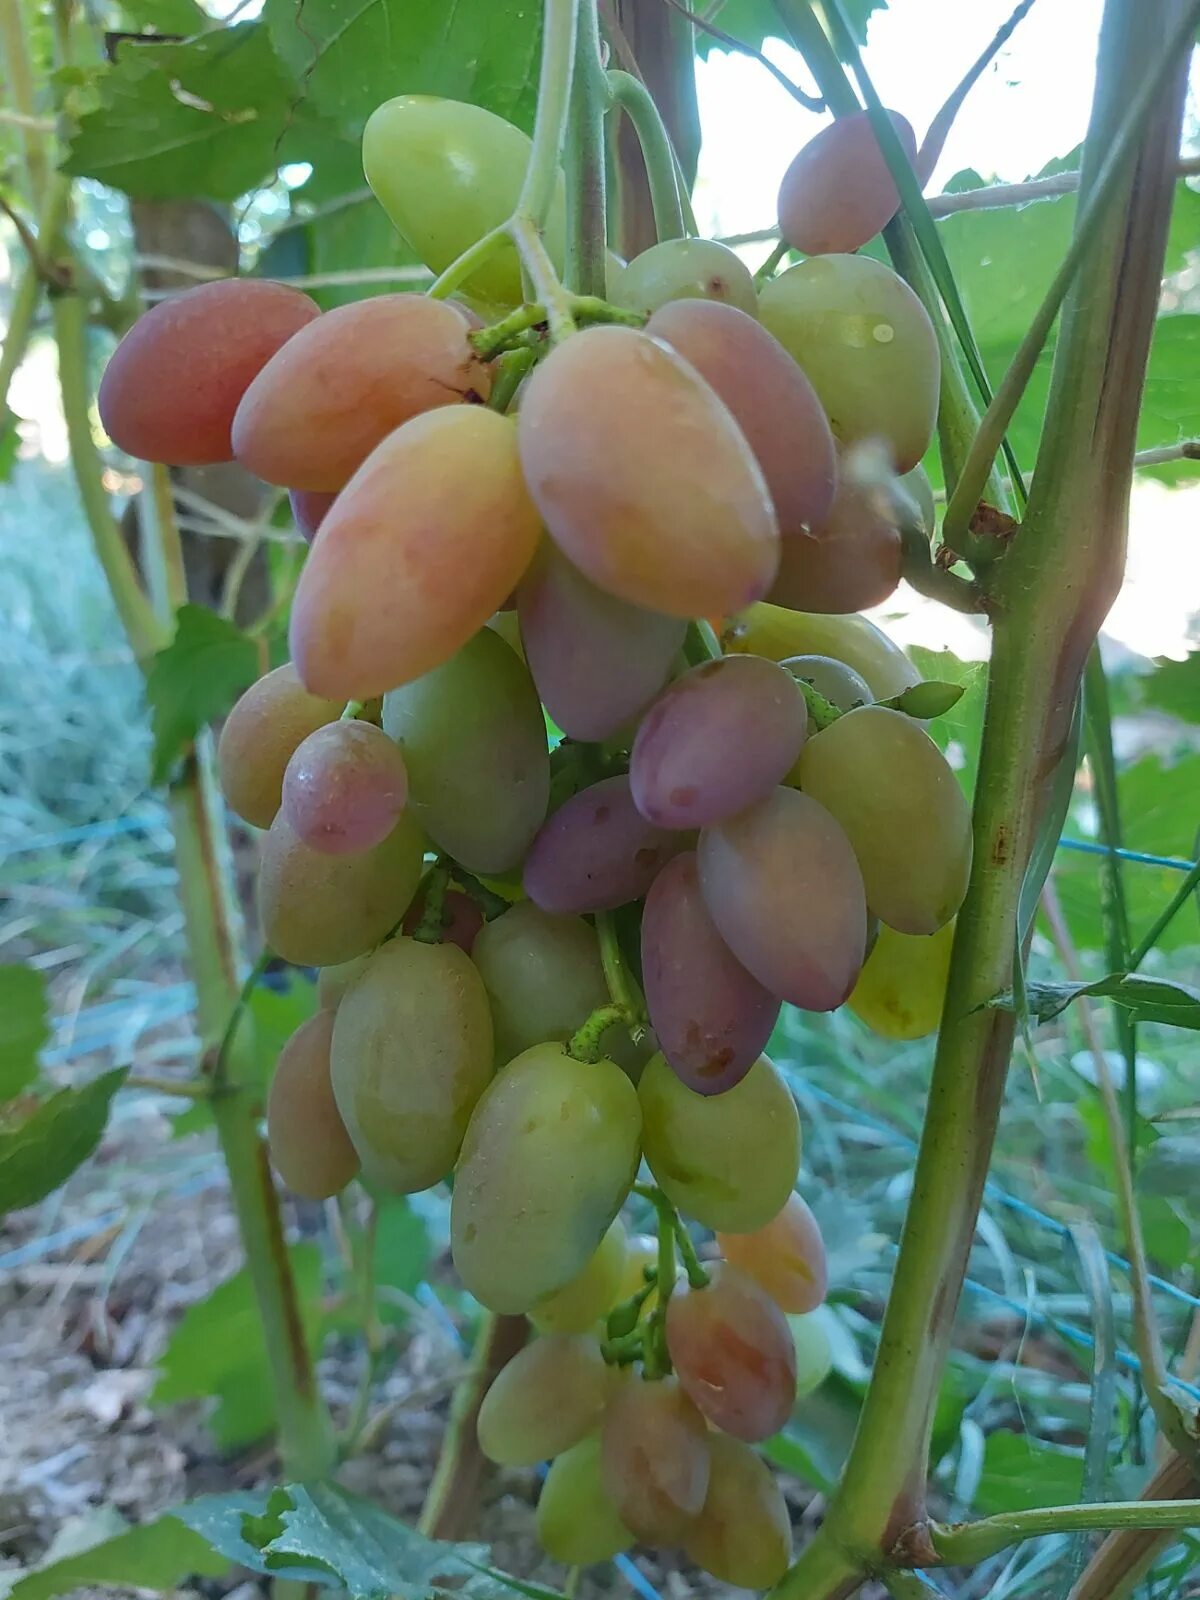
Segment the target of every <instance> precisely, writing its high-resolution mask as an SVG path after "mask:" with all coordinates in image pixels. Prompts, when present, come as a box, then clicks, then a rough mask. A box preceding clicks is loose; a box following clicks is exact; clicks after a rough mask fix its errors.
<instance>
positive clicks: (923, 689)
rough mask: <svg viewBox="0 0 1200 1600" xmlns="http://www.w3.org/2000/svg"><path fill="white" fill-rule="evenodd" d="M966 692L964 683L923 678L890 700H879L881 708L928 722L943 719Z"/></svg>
mask: <svg viewBox="0 0 1200 1600" xmlns="http://www.w3.org/2000/svg"><path fill="white" fill-rule="evenodd" d="M966 692H967V686H966V684H965V683H947V682H946V681H945V679H944V678H925V679H923V680H922V682H920V683H914V684H913V686H912V687H911V688H910V689H904V690H902V691H901V693H900V694H894V695H893V696H892V698H891V699H890V700H881V701H880V702H879V704H880V705H881V706H887V707H888V708H889V709H890V710H892V711H903V712H904V714H905V716H908V717H916V718H917V719H918V720H919V721H921V722H928V721H929V720H930V719H931V718H933V717H943V716H945V714H946V712H947V711H950V710H952V709H953V707H954V706H956V705H957V704H958V702H959V701H960V700H961V699H962V697H963V695H964V694H966Z"/></svg>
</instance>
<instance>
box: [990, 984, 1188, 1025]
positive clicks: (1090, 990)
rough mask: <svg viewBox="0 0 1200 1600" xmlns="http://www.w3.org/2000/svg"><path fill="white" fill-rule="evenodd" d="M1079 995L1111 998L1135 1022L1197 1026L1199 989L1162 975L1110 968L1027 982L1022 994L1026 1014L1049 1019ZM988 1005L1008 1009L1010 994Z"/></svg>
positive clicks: (1010, 1006)
mask: <svg viewBox="0 0 1200 1600" xmlns="http://www.w3.org/2000/svg"><path fill="white" fill-rule="evenodd" d="M1080 995H1090V996H1091V997H1092V998H1093V999H1097V1000H1111V1001H1112V1002H1113V1004H1114V1005H1118V1006H1120V1007H1121V1008H1122V1009H1123V1010H1125V1011H1128V1012H1129V1014H1130V1017H1131V1018H1132V1019H1133V1021H1135V1022H1167V1023H1170V1024H1171V1025H1172V1026H1173V1027H1176V1028H1200V989H1193V988H1191V987H1190V986H1189V985H1188V984H1186V983H1169V982H1168V981H1167V980H1166V979H1165V978H1143V977H1142V976H1141V974H1140V973H1137V972H1110V973H1109V974H1108V975H1107V976H1106V977H1103V978H1097V979H1096V980H1095V981H1094V982H1093V983H1027V984H1026V985H1025V998H1026V1001H1027V1003H1028V1007H1029V1014H1030V1016H1031V1017H1033V1018H1034V1019H1035V1020H1036V1021H1038V1022H1050V1021H1052V1020H1053V1018H1055V1017H1057V1016H1058V1015H1059V1014H1060V1012H1063V1011H1065V1010H1066V1009H1067V1007H1068V1006H1069V1005H1070V1004H1071V1001H1072V1000H1078V999H1079V997H1080ZM989 1005H990V1006H991V1007H992V1008H993V1009H995V1010H998V1011H1011V1010H1013V1008H1014V1001H1013V997H1012V995H1011V994H1002V995H998V996H997V997H996V999H995V1000H992V1001H990V1002H989Z"/></svg>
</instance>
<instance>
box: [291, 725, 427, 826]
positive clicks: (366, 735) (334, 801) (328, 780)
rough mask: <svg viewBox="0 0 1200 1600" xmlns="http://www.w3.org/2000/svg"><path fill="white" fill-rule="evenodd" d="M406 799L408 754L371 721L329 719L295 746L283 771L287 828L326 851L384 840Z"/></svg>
mask: <svg viewBox="0 0 1200 1600" xmlns="http://www.w3.org/2000/svg"><path fill="white" fill-rule="evenodd" d="M407 798H408V774H407V773H406V771H405V770H404V757H403V756H402V755H401V754H400V751H399V750H398V749H397V748H396V745H395V743H394V742H393V741H392V740H391V739H389V738H388V736H387V734H386V733H384V732H383V731H382V730H381V729H379V728H377V727H375V726H374V725H373V724H372V723H369V722H358V721H354V720H346V721H338V722H328V723H326V724H325V726H324V727H323V728H318V729H317V730H316V731H315V732H314V733H310V734H309V736H308V738H307V739H305V740H303V741H302V742H301V743H300V744H298V745H297V746H296V749H295V751H294V752H293V754H292V759H291V760H290V761H289V762H288V764H287V770H286V771H285V773H284V775H283V801H282V810H283V814H284V816H285V817H286V818H287V821H288V825H289V827H291V829H292V830H293V832H294V833H295V834H296V837H297V838H298V839H302V840H303V841H304V843H305V844H306V845H308V846H309V847H310V848H311V849H313V850H320V851H323V852H324V853H325V854H327V855H335V856H340V855H354V854H356V853H357V852H359V851H361V850H370V849H371V848H372V847H373V846H374V845H377V844H381V843H382V842H383V840H384V839H386V838H387V836H388V834H389V833H391V831H392V829H393V828H394V827H395V826H396V823H397V822H398V821H399V820H400V813H401V812H402V811H403V810H404V802H405V800H406V799H407Z"/></svg>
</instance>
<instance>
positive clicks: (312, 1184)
mask: <svg viewBox="0 0 1200 1600" xmlns="http://www.w3.org/2000/svg"><path fill="white" fill-rule="evenodd" d="M332 1038H333V1013H332V1011H318V1012H317V1014H316V1016H315V1017H309V1019H308V1021H307V1022H302V1023H301V1024H300V1026H299V1027H298V1028H297V1029H296V1031H295V1033H293V1034H292V1036H291V1038H290V1039H289V1040H288V1041H287V1043H286V1044H285V1045H284V1047H283V1049H282V1050H281V1051H280V1053H279V1061H278V1063H277V1064H276V1067H275V1075H274V1077H273V1078H272V1079H271V1088H270V1090H269V1092H268V1094H267V1145H268V1147H269V1148H270V1151H271V1162H272V1165H273V1166H274V1168H275V1170H276V1172H278V1174H279V1176H280V1177H281V1178H282V1179H283V1181H284V1183H286V1184H287V1186H288V1188H289V1189H290V1190H291V1191H292V1193H293V1194H299V1195H303V1196H304V1197H305V1198H306V1199H308V1200H325V1199H328V1197H329V1196H330V1195H331V1194H337V1192H338V1190H339V1189H344V1188H345V1187H346V1185H347V1184H348V1183H349V1182H350V1179H351V1178H352V1177H353V1176H354V1174H355V1173H356V1172H357V1171H358V1156H357V1155H356V1154H355V1150H354V1146H353V1145H352V1144H351V1143H350V1136H349V1134H348V1133H347V1132H346V1129H345V1126H344V1124H343V1122H342V1119H341V1117H340V1116H338V1109H337V1104H336V1102H335V1101H334V1098H333V1089H332V1087H331V1085H330V1081H329V1049H330V1044H331V1041H332Z"/></svg>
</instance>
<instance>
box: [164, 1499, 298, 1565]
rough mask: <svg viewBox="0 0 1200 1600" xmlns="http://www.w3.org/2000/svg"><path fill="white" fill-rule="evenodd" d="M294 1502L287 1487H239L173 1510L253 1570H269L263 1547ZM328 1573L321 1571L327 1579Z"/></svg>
mask: <svg viewBox="0 0 1200 1600" xmlns="http://www.w3.org/2000/svg"><path fill="white" fill-rule="evenodd" d="M290 1505H291V1499H290V1497H289V1495H288V1493H287V1490H286V1489H272V1490H267V1489H254V1490H251V1489H237V1490H234V1491H233V1492H232V1493H229V1494H205V1495H200V1496H199V1497H198V1498H197V1499H195V1500H189V1501H188V1502H187V1504H186V1505H182V1506H176V1507H175V1509H174V1510H173V1511H172V1512H171V1515H172V1516H173V1517H176V1518H178V1520H179V1521H180V1522H182V1523H183V1524H184V1526H185V1527H187V1528H189V1529H191V1530H192V1532H194V1533H196V1534H198V1535H199V1537H200V1538H201V1539H203V1540H205V1541H206V1543H208V1544H209V1545H211V1546H212V1548H213V1549H214V1550H216V1551H218V1552H219V1553H220V1554H221V1555H223V1556H225V1557H226V1558H227V1560H229V1561H231V1562H234V1563H236V1565H238V1566H239V1567H246V1568H247V1569H248V1570H249V1571H250V1572H263V1573H265V1572H269V1571H270V1570H271V1569H270V1568H269V1567H268V1566H267V1564H266V1561H265V1559H264V1557H263V1553H262V1547H263V1545H264V1544H266V1543H268V1542H269V1541H270V1540H271V1539H273V1538H274V1536H275V1534H276V1533H278V1532H279V1531H280V1529H281V1528H282V1527H283V1517H282V1511H283V1509H284V1507H286V1506H290ZM325 1579H326V1574H325V1573H320V1574H318V1575H317V1580H316V1581H318V1582H324V1581H325Z"/></svg>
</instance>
